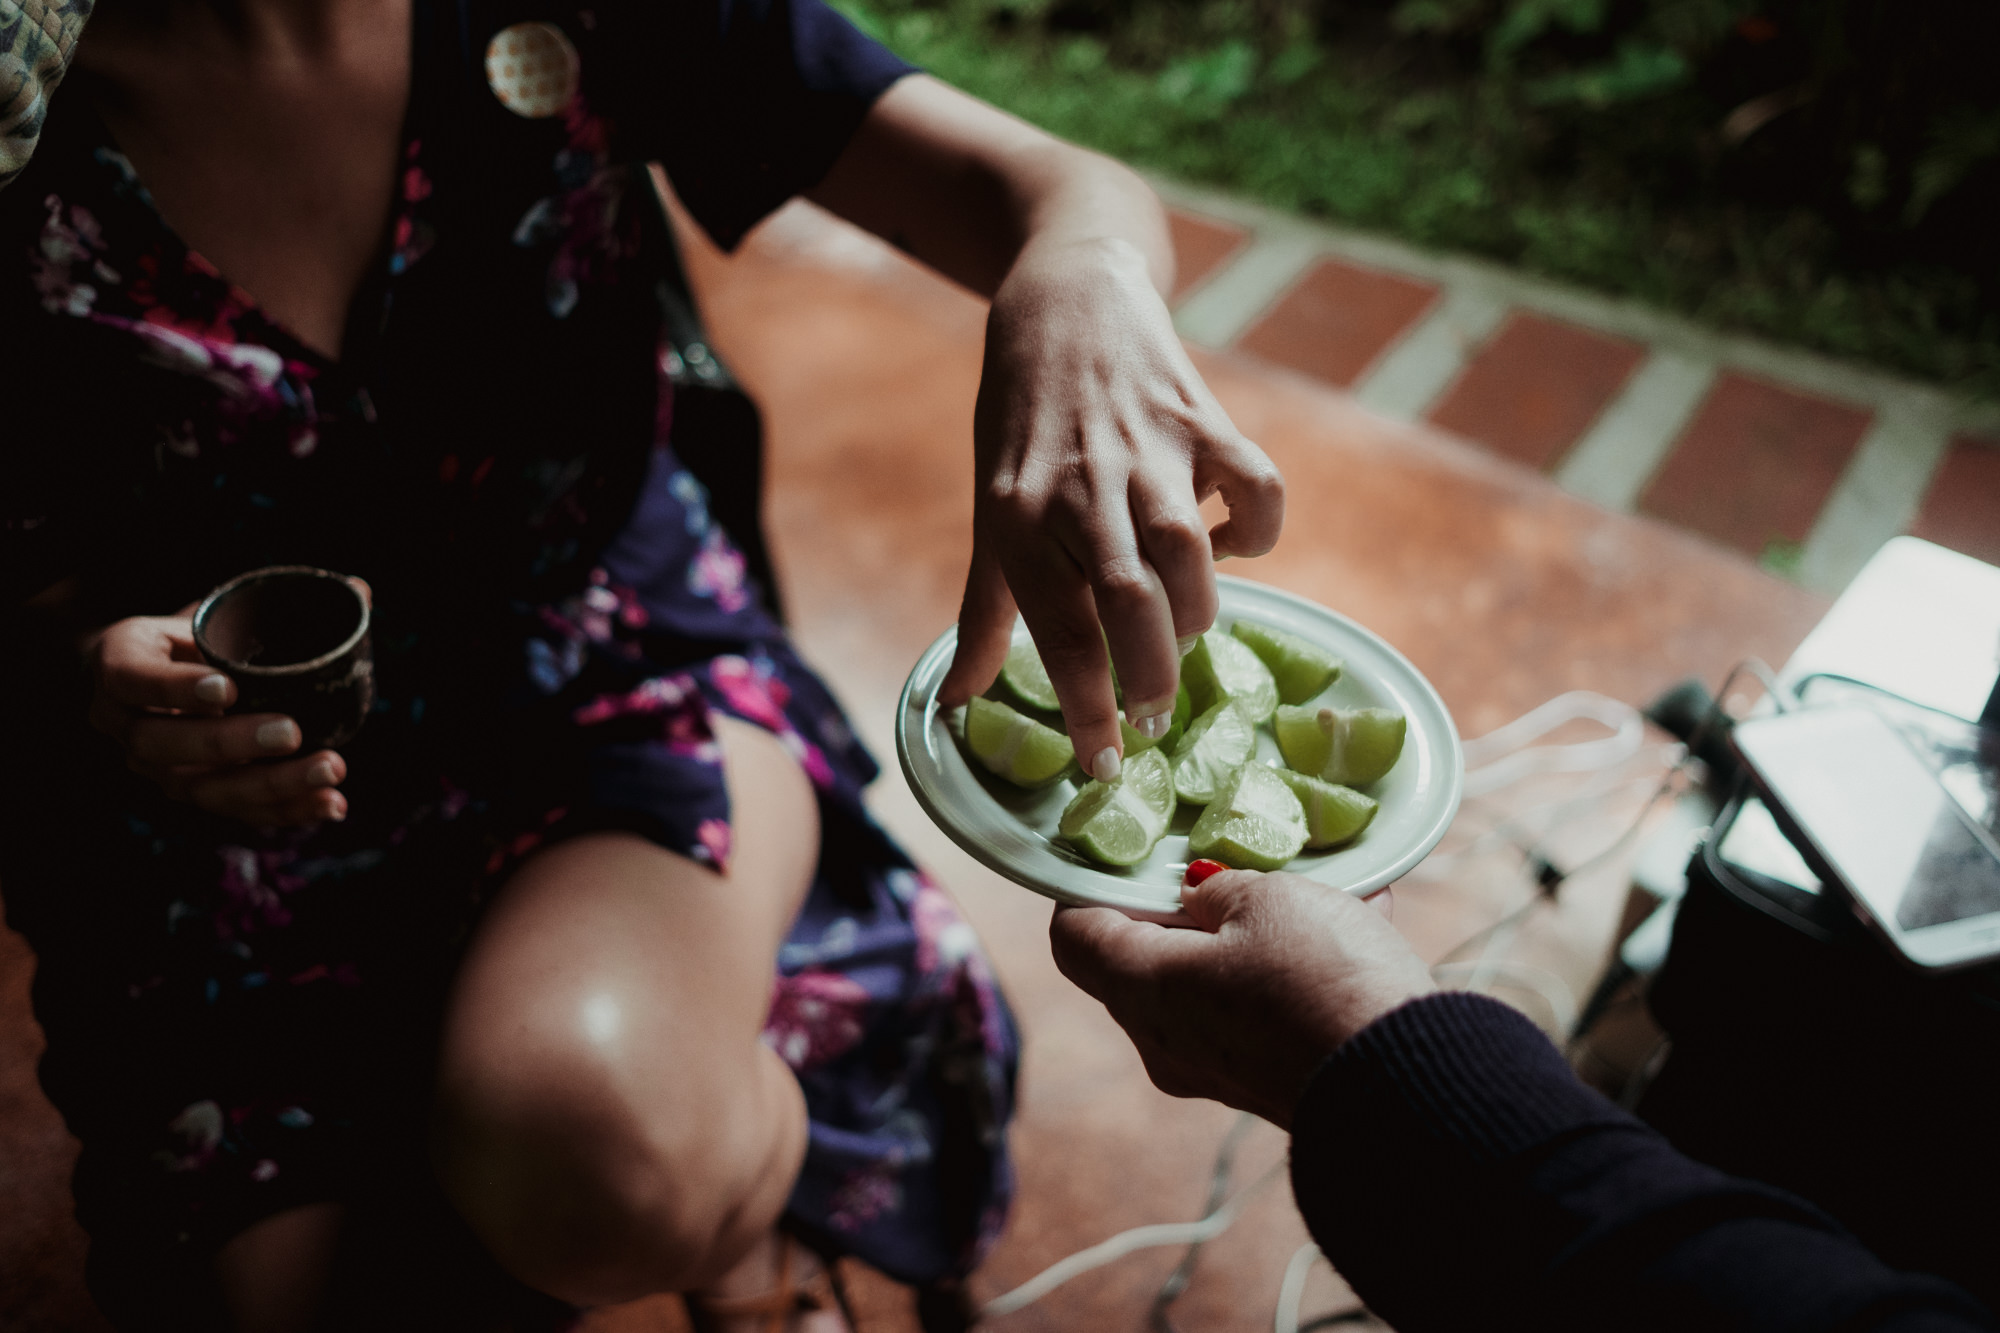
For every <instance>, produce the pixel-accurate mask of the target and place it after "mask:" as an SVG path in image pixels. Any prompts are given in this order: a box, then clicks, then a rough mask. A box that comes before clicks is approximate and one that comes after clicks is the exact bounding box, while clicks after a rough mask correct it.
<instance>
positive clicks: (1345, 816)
mask: <svg viewBox="0 0 2000 1333" xmlns="http://www.w3.org/2000/svg"><path fill="white" fill-rule="evenodd" d="M1272 771H1273V772H1275V773H1276V774H1277V775H1278V777H1279V778H1280V779H1282V780H1283V782H1284V784H1285V785H1286V786H1287V787H1290V788H1291V789H1292V795H1294V796H1296V797H1298V798H1299V804H1300V805H1302V806H1304V807H1305V812H1306V846H1308V847H1338V846H1340V844H1341V843H1343V842H1352V841H1353V840H1354V839H1355V838H1358V837H1360V836H1361V830H1363V829H1365V828H1367V827H1368V825H1369V823H1370V822H1371V821H1372V820H1373V819H1374V818H1375V811H1376V810H1378V809H1379V808H1381V807H1380V803H1379V802H1377V801H1376V800H1375V799H1374V798H1373V797H1371V796H1363V795H1362V794H1361V793H1360V792H1358V791H1356V790H1354V788H1352V787H1342V786H1340V785H1338V784H1336V783H1332V782H1323V781H1321V780H1320V779H1319V778H1309V777H1307V776H1306V775H1305V774H1303V773H1294V772H1292V770H1290V769H1289V768H1280V769H1274V770H1272Z"/></svg>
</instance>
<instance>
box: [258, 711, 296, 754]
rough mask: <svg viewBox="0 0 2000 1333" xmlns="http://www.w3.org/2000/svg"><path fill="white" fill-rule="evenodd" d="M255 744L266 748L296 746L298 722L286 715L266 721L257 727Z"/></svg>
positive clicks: (288, 748)
mask: <svg viewBox="0 0 2000 1333" xmlns="http://www.w3.org/2000/svg"><path fill="white" fill-rule="evenodd" d="M257 744H258V745H259V746H261V747H262V748H264V749H266V750H292V749H296V748H298V744H299V724H298V723H296V722H294V721H292V720H291V719H290V718H288V717H281V718H278V719H276V720H274V721H271V722H266V723H264V724H263V725H262V726H260V727H258V728H257Z"/></svg>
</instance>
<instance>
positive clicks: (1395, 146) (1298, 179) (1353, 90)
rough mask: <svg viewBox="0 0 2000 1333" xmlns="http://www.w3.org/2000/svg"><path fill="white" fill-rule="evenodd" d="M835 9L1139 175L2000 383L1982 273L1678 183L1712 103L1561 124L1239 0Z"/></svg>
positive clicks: (1661, 102)
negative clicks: (1305, 35) (1263, 22)
mask: <svg viewBox="0 0 2000 1333" xmlns="http://www.w3.org/2000/svg"><path fill="white" fill-rule="evenodd" d="M840 2H841V7H842V8H843V9H844V10H846V12H847V13H848V14H849V15H850V16H852V17H853V18H855V20H856V21H857V22H859V23H860V24H861V25H862V26H863V27H865V28H866V29H868V30H869V31H870V32H872V33H873V34H875V35H876V36H877V37H879V38H880V39H881V40H883V41H885V42H886V43H887V44H888V45H889V46H891V47H892V48H894V49H895V50H896V51H897V52H898V53H900V54H901V55H903V56H904V57H905V58H906V59H909V60H911V61H913V62H915V63H917V64H919V65H922V66H923V67H925V68H926V69H928V70H929V71H930V72H932V73H933V74H936V75H937V76H938V77H940V78H943V79H945V80H947V81H948V82H950V83H953V84H956V85H957V86H959V87H961V88H963V89H965V90H966V91H968V92H971V93H973V94H975V95H977V96H979V97H982V98H985V99H986V100H988V101H991V102H993V103H995V104H997V105H999V106H1001V107H1004V108H1006V109H1007V110H1010V111H1012V112H1014V113H1015V114H1017V115H1019V116H1022V117H1023V118H1025V119H1027V120H1030V121H1033V122H1034V123H1036V124H1038V125H1041V126H1043V127H1045V128H1047V129H1049V130H1051V131H1053V132H1054V133H1056V134H1059V135H1061V136H1063V137H1064V138H1068V139H1072V140H1075V141H1077V142H1079V143H1084V144H1087V145H1089V146H1091V147H1093V148H1097V149H1100V150H1102V151H1104V152H1107V153H1110V154H1112V155H1113V156H1116V157H1119V158H1122V159H1123V160H1125V161H1128V162H1131V163H1133V164H1135V165H1138V166H1142V167H1145V168H1148V169H1151V170H1154V171H1158V172H1161V173H1164V174H1166V175H1168V176H1171V177H1175V178H1178V179H1182V180H1186V181H1189V182H1196V183H1201V184H1206V185H1212V186H1217V187H1221V188H1223V189H1226V190H1231V191H1234V192H1237V193H1240V194H1243V195H1246V196H1249V197H1251V198H1254V199H1257V200H1260V201H1262V202H1264V203H1266V204H1269V205H1272V206H1274V207H1277V208H1281V209H1286V210H1290V211H1294V212H1298V213H1303V214H1309V215H1314V216H1319V217H1325V218H1329V219H1333V220H1336V221H1339V222H1342V223H1347V224H1351V225H1354V226H1359V227H1363V228H1368V229H1371V230H1375V231H1380V232H1384V233H1387V234H1390V235H1394V236H1398V237H1401V238H1403V239H1405V240H1408V241H1411V242H1414V243H1416V244H1418V245H1421V246H1426V247H1431V248H1436V249H1445V250H1459V251H1469V252H1472V253H1476V254H1482V255H1488V256H1491V257H1494V258H1497V259H1500V260H1503V261H1506V262H1508V263H1512V264H1515V265H1518V266H1520V267H1522V268H1525V269H1528V270H1531V271H1533V272H1537V273H1542V274H1546V275H1548V276H1550V277H1553V278H1559V279H1564V280H1567V281H1571V282H1576V283H1580V284H1583V285H1587V286H1591V287H1595V288H1598V289H1600V290H1603V291H1606V292H1610V293H1613V294H1616V295H1620V296H1628V297H1633V298H1637V299H1639V300H1641V301H1645V302H1647V303H1650V304H1652V305H1655V306H1659V307H1663V308H1666V309H1670V310H1676V311H1680V312H1683V313H1685V314H1688V315H1691V316H1694V317H1696V318H1698V319H1701V320H1703V321H1705V322H1708V323H1710V324H1713V325H1717V326H1720V327H1724V328H1732V329H1738V330H1742V331H1747V332H1751V333H1756V334H1760V335H1763V336H1766V337H1770V338H1775V339H1778V340H1781V341H1786V342H1791V343H1795V344H1798V345H1800V346H1804V347H1809V348H1814V349H1816V350H1819V351H1823V352H1829V353H1833V354H1835V355H1839V356H1847V357H1854V358H1859V359H1863V360H1868V361H1874V362H1877V363H1880V364H1882V365H1885V366H1889V367H1893V368H1895V369H1898V370H1902V371H1905V372H1908V373H1912V374H1915V375H1918V376H1922V377H1925V378H1929V379H1933V380H1937V381H1941V382H1944V383H1947V384H1951V385H1954V386H1956V387H1960V388H1963V389H1967V390H1971V391H1974V392H1979V393H1984V394H1994V393H1996V392H2000V311H1995V310H1993V309H1990V308H1986V307H1985V306H1984V305H1983V303H1982V299H1981V295H1980V290H1979V284H1978V283H1977V281H1975V280H1974V279H1973V278H1971V277H1970V276H1967V275H1963V274H1959V273H1955V272H1952V271H1950V270H1948V269H1944V268H1940V267H1925V266H1922V265H1918V264H1912V263H1902V264H1897V265H1888V266H1880V265H1878V266H1876V267H1874V268H1865V269H1864V268H1859V267H1856V266H1853V265H1851V264H1847V263H1846V262H1845V261H1844V260H1843V258H1842V255H1843V251H1842V248H1841V246H1840V244H1839V240H1838V237H1837V236H1836V235H1835V234H1834V232H1833V230H1832V228H1831V227H1830V226H1829V225H1827V224H1826V223H1825V222H1824V221H1822V220H1821V219H1820V218H1818V217H1817V216H1815V215H1814V214H1813V213H1812V212H1810V211H1809V210H1804V209H1791V210H1775V209H1770V208H1764V209H1759V208H1756V207H1753V206H1750V205H1748V204H1745V203H1742V202H1740V201H1735V200H1731V199H1729V198H1726V197H1718V196H1716V195H1715V194H1714V193H1713V192H1712V191H1704V190H1701V189H1691V188H1689V187H1688V184H1687V182H1686V181H1685V180H1677V179H1673V178H1672V177H1671V174H1670V173H1668V174H1664V175H1663V174H1662V173H1661V172H1660V170H1659V168H1658V164H1659V162H1660V161H1661V160H1663V156H1664V155H1663V154H1662V153H1661V152H1660V151H1658V149H1659V148H1660V141H1661V140H1663V139H1664V138H1665V137H1666V136H1669V135H1672V134H1675V133H1678V132H1679V129H1678V127H1679V126H1681V125H1683V124H1685V123H1691V122H1695V121H1698V120H1699V118H1700V117H1701V116H1702V115H1703V114H1704V113H1703V111H1702V109H1701V108H1699V107H1696V106H1691V105H1686V104H1685V102H1686V100H1687V99H1688V98H1689V97H1690V96H1691V94H1687V93H1675V92H1669V93H1666V94H1663V95H1662V96H1660V97H1657V98H1654V99H1652V100H1651V102H1649V103H1647V104H1645V105H1641V106H1639V107H1637V108H1635V107H1633V106H1629V105H1628V106H1624V107H1621V108H1620V114H1619V116H1618V117H1616V118H1612V117H1606V118H1603V124H1605V125H1611V126H1612V128H1610V129H1605V130H1600V129H1598V128H1596V127H1593V128H1592V129H1591V130H1590V131H1589V132H1588V133H1585V134H1581V135H1580V134H1578V133H1576V132H1575V129H1574V127H1575V125H1576V124H1577V123H1578V118H1576V117H1574V116H1571V117H1569V118H1567V119H1565V118H1564V117H1562V116H1553V115H1548V114H1544V112H1543V111H1542V110H1541V109H1540V108H1538V106H1537V105H1536V104H1535V94H1534V92H1533V89H1532V88H1529V89H1527V90H1525V91H1524V90H1523V87H1522V86H1521V85H1519V84H1505V83H1503V82H1501V81H1499V80H1496V79H1491V78H1483V77H1477V76H1471V77H1457V78H1443V79H1441V78H1438V77H1436V76H1435V75H1434V74H1432V75H1429V76H1420V75H1419V74H1416V73H1413V72H1411V69H1410V64H1409V62H1407V61H1399V60H1397V59H1395V58H1393V57H1385V54H1384V52H1383V51H1381V50H1379V49H1377V50H1344V49H1342V48H1341V47H1339V46H1338V45H1324V44H1321V43H1318V42H1315V41H1311V40H1306V39H1300V40H1295V41H1292V42H1290V43H1287V44H1283V45H1280V46H1278V47H1277V48H1276V49H1275V51H1274V50H1272V49H1271V48H1270V44H1269V43H1264V44H1261V45H1260V44H1259V43H1258V42H1256V41H1253V40H1251V39H1250V37H1248V36H1246V35H1244V34H1245V32H1246V30H1247V28H1248V26H1249V24H1248V20H1247V18H1246V11H1244V10H1243V9H1242V8H1241V7H1240V6H1237V7H1231V6H1229V5H1227V4H1224V5H1221V6H1220V7H1218V6H1216V5H1211V6H1209V7H1208V8H1206V9H1200V10H1178V11H1172V12H1171V13H1170V14H1169V16H1168V17H1167V18H1164V19H1159V18H1155V17H1154V16H1157V15H1159V14H1160V13H1161V12H1162V11H1157V10H1145V9H1138V10H1134V11H1132V15H1133V17H1132V18H1130V19H1128V20H1127V22H1126V25H1125V26H1124V27H1123V28H1122V29H1120V30H1116V31H1105V30H1100V34H1099V35H1091V34H1083V33H1063V32H1059V31H1055V30H1053V29H1052V28H1051V27H1050V26H1049V25H1048V24H1047V23H1045V22H1044V21H1042V19H1041V17H1040V14H1039V12H1038V11H1037V10H1036V9H1034V8H1032V6H1033V5H1034V4H1035V2H1036V0H1026V3H1027V4H1028V5H1029V6H1031V7H1029V8H1023V7H1022V0H941V3H939V2H938V0H931V3H922V2H921V0H840ZM1677 99H1680V100H1679V101H1678V102H1677ZM1614 119H1615V124H1614V123H1613V122H1614Z"/></svg>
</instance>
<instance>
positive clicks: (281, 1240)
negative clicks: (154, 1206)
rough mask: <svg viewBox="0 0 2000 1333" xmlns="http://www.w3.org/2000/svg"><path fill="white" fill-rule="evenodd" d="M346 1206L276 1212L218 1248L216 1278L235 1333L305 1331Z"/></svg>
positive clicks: (328, 1273)
mask: <svg viewBox="0 0 2000 1333" xmlns="http://www.w3.org/2000/svg"><path fill="white" fill-rule="evenodd" d="M342 1211H343V1210H342V1208H341V1206H340V1205H339V1204H337V1203H314V1204H307V1205H306V1206H304V1207H302V1208H289V1209H287V1210H285V1211H284V1212H282V1213H274V1214H272V1215H271V1216H270V1217H267V1218H264V1219H262V1220H261V1221H259V1222H257V1223H255V1224H254V1225H252V1226H250V1227H247V1228H245V1229H244V1230H243V1231H241V1232H239V1233H238V1234H236V1235H235V1236H233V1237H231V1238H230V1240H229V1241H228V1243H227V1244H225V1245H224V1246H223V1247H222V1248H221V1249H220V1250H218V1251H217V1252H216V1256H215V1278H216V1281H217V1282H218V1283H219V1284H220V1285H221V1287H222V1304H223V1307H224V1308H225V1309H226V1310H228V1312H229V1323H230V1327H231V1328H232V1329H233V1330H234V1333H307V1330H309V1329H311V1328H313V1327H314V1325H315V1323H316V1322H317V1320H318V1318H319V1313H320V1306H321V1303H322V1302H323V1301H324V1300H325V1298H326V1290H327V1283H328V1280H329V1279H330V1278H331V1277H332V1275H333V1263H334V1255H335V1252H336V1250H337V1249H338V1248H339V1244H340V1222H341V1215H342Z"/></svg>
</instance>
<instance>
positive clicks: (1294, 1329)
mask: <svg viewBox="0 0 2000 1333" xmlns="http://www.w3.org/2000/svg"><path fill="white" fill-rule="evenodd" d="M1318 1259H1319V1246H1317V1245H1315V1244H1313V1243H1312V1242H1311V1241H1307V1242H1306V1243H1305V1244H1304V1245H1301V1246H1299V1248H1298V1250H1297V1251H1296V1252H1295V1253H1294V1254H1293V1255H1292V1261H1291V1262H1290V1263H1288V1264H1286V1265H1285V1280H1284V1281H1283V1282H1281V1283H1279V1284H1278V1312H1277V1314H1275V1315H1273V1316H1272V1318H1271V1333H1299V1307H1300V1306H1301V1305H1303V1304H1304V1303H1305V1299H1306V1278H1307V1277H1309V1276H1310V1275H1311V1274H1312V1266H1313V1264H1314V1263H1315V1262H1316V1261H1317V1260H1318Z"/></svg>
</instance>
